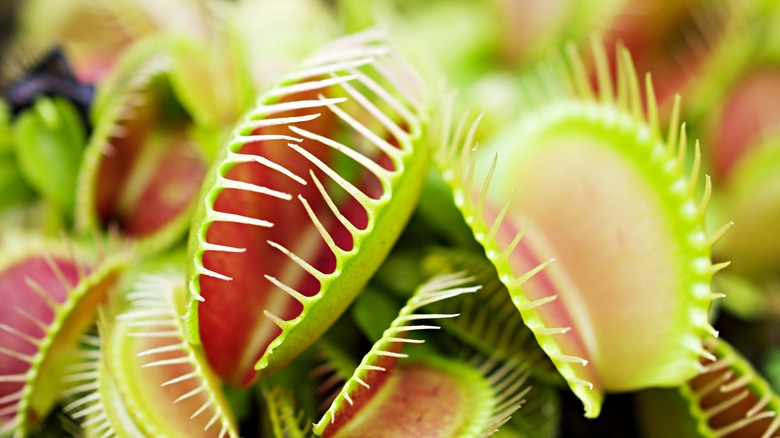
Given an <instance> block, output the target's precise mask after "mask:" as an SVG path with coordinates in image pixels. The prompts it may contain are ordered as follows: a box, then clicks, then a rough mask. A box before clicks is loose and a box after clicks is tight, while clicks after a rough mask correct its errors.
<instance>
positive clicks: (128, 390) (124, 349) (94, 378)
mask: <svg viewBox="0 0 780 438" xmlns="http://www.w3.org/2000/svg"><path fill="white" fill-rule="evenodd" d="M142 275H143V276H142V277H141V278H139V279H137V281H136V282H135V283H134V285H133V286H132V287H131V289H130V290H129V291H128V292H126V294H125V295H124V296H123V297H122V298H120V297H119V296H117V297H115V300H119V301H121V300H123V299H124V300H127V301H128V302H129V307H127V306H123V305H122V304H121V303H116V302H114V303H113V305H112V306H109V308H108V310H106V314H105V318H104V319H103V320H102V323H101V325H100V328H101V332H100V338H99V339H98V340H97V343H98V344H99V347H100V350H99V351H95V350H85V355H86V356H87V360H85V361H84V362H83V366H82V369H80V370H78V371H77V372H74V373H73V374H71V375H70V377H69V378H68V381H69V382H70V383H71V384H72V387H71V388H70V389H69V390H68V392H69V395H70V396H71V397H72V400H71V401H70V402H69V403H67V404H66V405H65V407H64V409H65V411H66V412H69V413H70V415H71V416H73V418H75V419H77V420H79V421H80V422H81V424H82V427H84V428H85V429H87V430H89V431H92V432H94V433H95V434H99V435H101V436H104V435H105V434H109V435H110V436H119V437H123V436H137V435H141V436H149V437H154V436H166V437H174V436H182V437H193V436H203V437H236V436H238V431H237V426H236V424H235V420H234V419H233V417H232V413H231V412H230V409H229V408H228V405H227V403H226V401H225V399H224V395H223V394H222V389H221V386H220V383H221V382H220V381H219V379H218V378H217V377H216V376H215V375H214V374H213V372H212V371H211V370H210V369H209V368H208V366H207V364H206V361H205V359H204V357H203V352H202V351H200V350H199V349H197V348H196V347H193V346H191V345H190V344H189V343H187V341H186V340H185V338H184V330H183V328H182V323H181V318H180V315H181V313H182V310H183V307H184V298H185V289H184V285H183V284H182V282H181V279H182V277H183V276H182V273H181V272H175V271H173V272H171V273H165V274H156V275H148V274H142ZM123 307H126V309H125V311H123V312H121V313H119V314H118V315H117V314H112V313H113V312H115V311H118V310H119V309H121V308H123ZM111 309H113V311H112V310H111ZM93 343H95V341H93ZM84 370H86V371H84Z"/></svg>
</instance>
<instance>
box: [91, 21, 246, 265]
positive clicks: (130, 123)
mask: <svg viewBox="0 0 780 438" xmlns="http://www.w3.org/2000/svg"><path fill="white" fill-rule="evenodd" d="M197 48H200V49H201V50H202V54H203V58H202V59H200V62H199V63H195V64H193V62H194V61H193V57H192V51H193V50H196V49H197ZM227 52H230V50H229V49H228V50H227ZM216 53H219V54H220V55H223V56H224V58H216V57H215V56H216V55H215V54H216ZM225 58H229V55H228V54H222V53H221V52H218V51H217V50H216V49H214V48H213V47H212V46H211V45H208V44H205V43H202V42H200V41H198V40H186V39H180V38H177V37H174V36H166V35H163V36H159V37H155V38H150V39H146V40H141V41H139V42H137V43H136V44H134V45H133V46H131V48H129V49H128V50H127V51H126V52H124V53H123V56H122V58H121V59H120V61H119V62H118V64H117V66H116V67H115V70H114V71H113V73H112V75H111V76H110V77H109V78H107V79H106V81H105V82H103V83H102V84H101V87H99V93H98V96H97V98H96V101H95V103H94V106H93V114H94V117H95V130H94V132H93V134H92V137H91V139H90V142H89V145H88V148H87V150H86V152H85V157H84V161H83V163H82V171H81V173H80V175H79V181H78V187H77V193H76V196H77V209H76V228H77V230H78V231H80V232H88V231H89V230H98V229H103V228H106V227H110V226H118V228H119V229H120V230H121V231H122V233H123V234H124V235H126V236H127V237H129V238H132V239H134V240H136V241H138V242H139V244H140V249H141V250H142V251H144V252H146V253H153V252H155V251H157V250H160V249H164V248H166V247H169V246H170V245H172V244H173V243H174V242H176V241H177V240H179V239H181V238H182V237H183V236H184V235H185V234H186V230H187V227H188V225H189V223H190V219H191V216H190V214H191V213H192V211H193V210H194V208H195V204H196V199H195V197H196V195H197V193H198V190H199V188H200V184H201V183H202V181H203V178H204V176H205V173H206V169H207V167H208V165H209V164H210V162H211V160H213V157H214V155H215V150H216V146H215V144H216V139H217V138H218V137H219V135H220V129H223V127H224V125H225V124H229V123H232V121H233V119H234V118H235V117H236V114H237V113H238V112H239V111H240V110H241V108H242V106H243V103H242V102H241V97H239V96H243V93H244V92H246V89H245V88H244V87H245V86H246V81H242V80H240V79H237V80H235V81H230V82H229V83H230V84H231V86H228V87H226V89H227V90H228V92H225V93H222V94H220V95H219V97H218V98H217V97H215V96H214V95H213V94H211V95H210V94H209V93H204V92H198V91H187V92H184V93H183V92H182V91H181V90H187V86H188V85H189V84H191V83H192V82H193V81H197V80H203V79H204V78H209V77H211V76H212V75H215V74H216V73H215V69H217V67H215V65H217V66H218V65H230V66H231V67H230V68H229V69H228V68H226V70H230V71H235V70H241V66H240V65H236V63H228V64H226V63H220V62H219V61H221V60H224V59H225ZM221 72H222V73H224V74H225V75H229V74H228V73H227V72H225V71H221ZM236 76H237V77H239V78H240V76H241V74H239V73H236ZM236 89H238V90H240V92H239V91H236ZM231 91H232V92H233V93H232V94H231ZM182 93H183V94H182ZM207 112H208V114H209V115H208V116H205V115H204V114H206V113H207Z"/></svg>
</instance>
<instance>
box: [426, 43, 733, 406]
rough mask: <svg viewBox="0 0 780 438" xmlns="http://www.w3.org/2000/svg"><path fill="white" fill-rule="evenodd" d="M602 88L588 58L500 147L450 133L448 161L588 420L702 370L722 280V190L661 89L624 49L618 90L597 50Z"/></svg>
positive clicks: (553, 66) (572, 62)
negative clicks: (712, 228) (592, 79)
mask: <svg viewBox="0 0 780 438" xmlns="http://www.w3.org/2000/svg"><path fill="white" fill-rule="evenodd" d="M594 48H595V52H594V59H595V63H596V65H595V68H596V72H597V84H598V91H596V92H594V91H593V90H592V88H591V85H590V84H589V81H588V76H587V75H586V73H585V68H584V62H583V61H582V60H581V58H580V57H579V55H578V54H577V53H576V51H575V50H573V49H572V50H569V52H568V58H567V59H566V60H565V61H563V60H561V59H558V58H555V59H553V60H552V61H551V62H550V66H549V68H542V69H541V70H540V75H539V79H538V82H533V81H529V82H527V87H528V90H529V95H530V96H531V98H530V99H529V100H530V102H532V103H533V104H532V105H531V106H530V109H531V110H532V111H529V112H526V113H524V114H522V118H521V119H519V121H518V123H517V124H516V126H514V127H512V128H511V129H510V130H509V131H508V132H507V133H506V135H505V136H503V137H502V138H500V139H499V141H496V142H494V143H493V144H491V145H488V146H487V147H479V150H478V148H477V146H476V145H475V144H474V142H473V138H474V130H475V127H472V128H471V130H469V131H468V133H467V132H466V129H465V123H464V122H462V123H461V124H460V125H459V127H458V129H456V130H455V134H454V135H453V134H451V133H450V130H448V129H447V125H446V124H444V127H445V128H444V131H443V132H444V134H443V138H444V141H443V147H442V149H441V150H440V154H439V158H438V163H439V166H440V168H441V169H442V170H443V172H444V176H445V180H447V181H448V183H449V184H450V185H451V187H452V188H453V192H454V196H455V203H456V205H457V206H458V207H459V208H460V209H461V211H462V212H463V215H464V217H465V219H466V221H467V222H468V223H469V225H470V226H471V227H472V230H473V232H474V235H475V237H476V238H477V240H478V241H480V243H482V245H483V246H484V248H485V252H486V255H487V256H488V258H489V259H490V260H491V261H492V262H493V264H494V265H495V266H496V269H497V270H498V273H499V276H500V278H501V281H502V282H503V283H504V284H505V285H506V286H507V288H508V290H509V293H510V295H511V296H512V300H513V302H514V304H515V306H516V307H517V308H518V310H519V311H520V313H521V315H522V316H523V320H524V321H525V323H526V325H527V326H528V327H529V328H530V329H531V331H532V332H534V335H535V336H536V339H537V341H538V342H539V344H540V345H541V346H542V348H543V349H544V350H545V352H546V353H547V354H548V356H549V357H550V358H551V359H552V361H553V363H554V364H555V365H556V367H557V368H558V371H559V372H560V373H561V375H562V376H563V377H564V378H565V379H566V380H567V382H568V384H569V386H570V387H571V389H572V391H573V392H574V393H575V394H576V395H577V396H578V397H579V398H580V399H581V400H582V401H583V403H584V405H585V415H586V416H587V417H596V416H598V414H599V411H600V407H601V403H602V400H603V395H604V393H605V392H607V391H630V390H636V389H640V388H643V387H648V386H675V385H679V384H681V383H682V382H684V381H686V380H687V379H689V378H690V377H692V376H693V375H695V374H696V373H697V372H698V371H699V370H700V368H701V365H700V364H699V362H698V358H699V357H700V356H701V355H702V354H706V352H705V351H704V350H703V349H702V347H701V344H700V339H702V338H704V337H708V336H714V335H716V334H717V332H716V331H715V330H714V329H713V328H712V327H711V325H710V323H709V322H708V320H707V310H708V308H709V306H710V302H711V301H712V300H713V299H715V298H717V297H718V295H716V294H713V293H712V292H711V291H710V281H711V277H712V275H713V273H714V272H716V271H718V270H719V269H721V268H723V267H724V266H725V264H724V265H714V264H713V263H712V262H711V261H710V247H711V245H712V243H713V242H714V241H715V240H717V238H718V237H719V236H720V235H721V234H722V233H723V231H724V230H725V228H724V229H721V230H720V231H718V232H717V233H715V234H714V235H708V234H707V233H706V231H705V226H704V215H705V212H706V208H707V204H708V200H709V196H710V184H709V180H707V181H706V184H705V188H704V195H703V199H701V200H699V199H697V198H696V196H695V193H696V191H697V189H698V185H699V174H698V172H699V168H700V165H701V159H700V155H699V149H698V146H697V147H696V149H695V151H694V152H695V154H694V161H693V167H692V169H691V171H690V173H689V172H687V171H686V156H687V152H688V144H687V140H686V137H685V129H684V127H683V128H682V129H680V131H679V132H678V127H677V124H678V123H679V122H678V119H677V117H678V115H679V108H678V107H676V108H675V110H674V111H673V112H672V121H671V122H670V130H669V134H668V135H667V136H666V138H664V137H663V136H662V135H661V133H660V130H659V120H658V110H657V105H656V101H655V98H654V93H653V87H652V82H651V81H650V79H649V77H648V78H647V81H646V93H645V96H644V101H645V102H646V107H643V98H642V96H641V94H640V86H639V81H638V79H637V77H636V73H635V72H634V69H633V66H632V63H631V58H630V56H629V55H628V52H626V51H625V50H618V53H617V65H618V68H617V78H616V82H613V80H612V79H611V78H610V74H609V71H608V67H607V65H608V64H607V61H606V54H605V52H604V51H603V49H602V48H601V46H600V45H599V44H598V43H596V44H594Z"/></svg>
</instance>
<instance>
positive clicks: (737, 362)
mask: <svg viewBox="0 0 780 438" xmlns="http://www.w3.org/2000/svg"><path fill="white" fill-rule="evenodd" d="M705 348H706V349H707V351H708V352H709V354H708V355H707V356H706V358H703V359H702V362H703V364H704V367H705V368H704V370H703V371H702V373H701V374H699V375H698V376H696V377H695V378H693V379H692V380H690V381H689V382H688V383H686V384H685V385H683V386H681V388H680V392H681V394H682V395H683V396H684V397H685V399H686V400H688V403H689V405H690V414H691V416H692V417H693V418H694V419H695V420H696V423H697V429H698V432H699V433H700V436H702V437H708V438H709V437H713V438H714V437H730V438H738V437H745V438H747V437H762V438H770V437H775V436H778V435H780V432H779V431H780V415H778V414H780V398H778V396H777V394H776V392H775V391H774V390H773V389H772V387H771V386H770V385H769V384H768V383H767V382H766V380H764V379H763V378H762V377H761V376H760V375H759V374H758V373H757V372H756V370H755V369H754V368H753V366H752V365H751V364H750V362H748V361H747V360H746V359H745V358H744V357H742V355H741V354H740V353H739V352H737V351H736V350H735V349H734V348H733V347H732V346H730V345H729V344H728V343H726V342H725V341H723V340H714V339H713V340H708V341H706V342H705Z"/></svg>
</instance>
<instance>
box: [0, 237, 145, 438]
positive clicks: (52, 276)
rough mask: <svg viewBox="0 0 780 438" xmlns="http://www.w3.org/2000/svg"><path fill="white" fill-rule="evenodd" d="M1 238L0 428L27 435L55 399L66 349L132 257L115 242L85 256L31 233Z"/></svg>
mask: <svg viewBox="0 0 780 438" xmlns="http://www.w3.org/2000/svg"><path fill="white" fill-rule="evenodd" d="M19 237H20V236H17V238H19ZM3 244H4V248H5V249H4V255H3V267H2V274H1V275H0V292H2V296H3V299H4V304H3V306H1V307H2V311H0V333H2V335H3V336H2V337H1V338H0V355H1V356H2V357H3V360H2V362H0V364H2V366H1V367H0V431H2V432H8V431H11V432H12V433H13V434H14V436H26V435H28V434H30V433H33V432H35V430H36V428H37V427H38V426H39V424H40V422H41V421H42V420H43V419H44V418H45V416H46V415H47V414H48V412H49V410H50V409H51V408H52V407H53V406H54V404H55V403H56V401H57V400H58V399H59V397H60V391H61V389H62V378H63V375H64V373H65V371H64V370H65V367H66V365H67V364H68V363H69V361H70V360H71V358H70V355H71V354H72V353H73V352H74V351H75V350H76V348H77V343H78V340H79V338H80V337H81V335H82V333H84V332H85V331H86V330H87V329H88V328H89V327H90V325H91V324H92V321H93V319H94V317H95V314H96V311H97V308H98V306H99V304H100V303H101V302H103V301H104V300H105V299H106V297H107V296H108V295H109V294H110V293H111V291H112V289H113V288H114V287H115V285H116V283H117V282H118V280H119V277H120V275H121V273H122V272H123V271H124V270H125V269H126V268H127V266H128V264H129V261H130V258H129V253H127V252H126V251H125V250H121V251H116V250H115V249H112V250H111V253H106V254H104V255H102V256H98V257H90V258H87V256H85V254H84V251H82V250H81V249H75V250H74V248H73V246H72V244H71V245H70V246H69V245H63V244H57V243H52V242H47V241H45V240H42V239H38V238H36V237H34V236H29V235H24V241H19V240H15V239H13V238H11V237H5V238H4V242H3Z"/></svg>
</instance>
